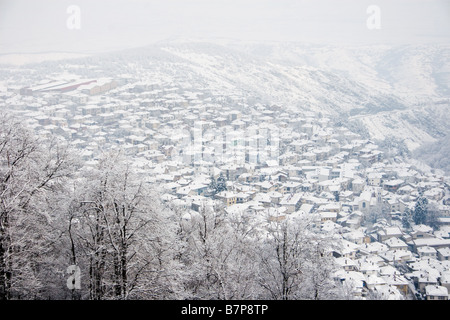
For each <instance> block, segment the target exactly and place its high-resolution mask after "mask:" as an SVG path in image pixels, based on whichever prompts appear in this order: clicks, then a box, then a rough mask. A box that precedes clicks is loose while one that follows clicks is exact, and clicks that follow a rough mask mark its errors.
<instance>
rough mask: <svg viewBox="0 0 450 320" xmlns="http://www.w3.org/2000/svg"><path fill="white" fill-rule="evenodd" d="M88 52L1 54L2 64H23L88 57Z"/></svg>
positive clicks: (0, 60)
mask: <svg viewBox="0 0 450 320" xmlns="http://www.w3.org/2000/svg"><path fill="white" fill-rule="evenodd" d="M87 56H89V55H88V54H81V53H69V52H51V53H13V54H2V55H0V64H9V65H15V66H21V65H25V64H28V63H39V62H43V61H50V60H51V61H55V60H64V59H73V58H82V57H87Z"/></svg>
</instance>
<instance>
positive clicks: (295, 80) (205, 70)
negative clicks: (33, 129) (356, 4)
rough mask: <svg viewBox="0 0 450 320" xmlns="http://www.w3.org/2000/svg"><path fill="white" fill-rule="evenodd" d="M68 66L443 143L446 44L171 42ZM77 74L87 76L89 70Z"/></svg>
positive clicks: (418, 142)
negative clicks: (83, 65) (93, 66)
mask: <svg viewBox="0 0 450 320" xmlns="http://www.w3.org/2000/svg"><path fill="white" fill-rule="evenodd" d="M67 61H68V64H70V61H75V62H76V63H86V64H92V63H95V64H96V65H100V66H101V68H102V69H103V70H104V75H105V76H110V77H114V76H117V75H119V74H126V73H132V74H139V75H140V77H141V78H142V79H146V80H151V81H157V82H158V81H159V82H164V83H167V84H168V85H170V84H171V83H172V84H177V83H178V84H179V83H183V84H189V85H191V86H192V87H194V88H197V89H205V90H210V91H211V92H216V93H219V94H222V95H224V96H226V95H229V96H234V95H238V96H241V97H243V99H245V100H246V101H247V102H249V103H256V102H259V103H265V104H278V105H283V106H284V108H285V109H286V111H289V110H298V109H301V110H307V111H313V112H316V113H319V112H320V113H322V114H327V115H329V116H331V118H333V119H336V118H338V119H340V120H343V119H349V120H350V121H358V122H359V123H362V124H363V125H364V126H365V129H366V130H367V132H368V134H369V135H370V138H372V139H375V140H383V139H385V138H388V137H394V138H395V139H397V140H399V141H402V142H403V143H404V144H405V145H406V146H407V147H408V148H409V149H410V150H411V151H414V150H416V149H417V148H419V147H421V146H424V145H427V144H429V143H435V142H436V141H441V142H444V143H448V142H447V141H448V140H446V139H443V137H445V136H446V135H448V133H449V132H448V131H449V129H448V125H447V124H448V121H449V120H450V119H449V116H448V115H449V114H450V112H449V111H450V46H449V45H438V44H436V45H430V46H404V45H403V46H387V45H383V46H381V45H380V46H370V47H369V46H360V47H343V46H342V47H340V46H325V45H324V46H319V45H308V44H302V43H278V42H274V43H265V44H261V43H252V42H232V41H228V42H227V41H222V42H218V43H211V42H202V41H179V40H173V41H166V42H159V43H157V44H154V45H151V46H147V47H142V48H137V49H130V50H123V51H118V52H112V53H109V54H102V55H99V56H97V57H96V56H90V57H84V58H79V59H74V60H67ZM45 67H46V68H47V67H50V68H54V69H55V72H58V71H61V70H58V69H64V68H67V64H65V63H61V62H60V61H47V62H46V64H45ZM81 71H82V72H84V74H83V76H90V75H89V74H88V70H81ZM91 76H95V75H91ZM345 122H346V121H345ZM344 124H345V123H344ZM444 149H445V150H446V149H447V148H444ZM442 150H443V149H442Z"/></svg>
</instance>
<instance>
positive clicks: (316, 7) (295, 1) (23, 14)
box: [0, 0, 450, 53]
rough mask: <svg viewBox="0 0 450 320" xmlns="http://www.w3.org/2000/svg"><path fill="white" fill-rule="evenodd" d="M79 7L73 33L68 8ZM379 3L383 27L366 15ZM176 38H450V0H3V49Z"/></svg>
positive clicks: (103, 46) (102, 46)
mask: <svg viewBox="0 0 450 320" xmlns="http://www.w3.org/2000/svg"><path fill="white" fill-rule="evenodd" d="M70 5H76V6H78V7H79V8H80V28H79V29H75V30H70V29H69V28H68V27H67V25H66V22H67V20H68V19H69V16H70V14H69V13H67V8H68V7H69V6H70ZM370 5H376V6H378V7H379V8H380V18H381V20H380V22H381V29H379V30H369V29H368V28H367V25H366V21H367V19H368V18H369V16H370V14H368V13H367V12H366V10H367V8H368V7H369V6H370ZM173 38H195V39H198V38H201V39H209V40H211V39H218V38H219V39H235V40H254V41H304V42H313V43H339V44H377V43H413V44H414V43H424V42H443V43H448V42H449V39H450V1H447V0H403V1H400V0H397V1H392V0H391V1H366V0H345V1H336V0H316V1H299V0H292V1H289V0H239V1H238V0H195V1H187V0H147V1H144V0H109V1H106V0H94V1H92V0H90V1H80V0H70V1H66V0H34V1H31V0H28V1H24V0H0V53H16V52H21V53H31V52H51V51H58V52H61V51H62V52H90V53H91V52H100V51H109V50H113V49H122V48H130V47H137V46H143V45H147V44H151V43H154V42H156V41H161V40H165V39H173Z"/></svg>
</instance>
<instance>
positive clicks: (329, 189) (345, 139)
mask: <svg viewBox="0 0 450 320" xmlns="http://www.w3.org/2000/svg"><path fill="white" fill-rule="evenodd" d="M49 83H50V82H49ZM49 83H46V84H44V85H43V86H44V87H45V86H47V87H48V86H50V88H49V90H42V88H41V87H40V86H39V87H32V88H25V89H23V90H22V91H20V90H19V91H18V92H17V93H15V94H8V95H6V96H5V98H4V99H3V100H2V102H1V104H2V105H3V106H2V108H6V109H8V110H11V111H14V112H16V113H18V114H21V115H22V116H24V117H26V119H27V122H28V124H29V125H30V126H31V127H33V128H34V129H35V130H36V132H37V133H38V134H41V135H50V134H52V135H55V134H56V135H60V136H62V137H64V138H65V139H67V140H69V141H70V142H71V143H72V145H73V146H74V147H76V148H78V149H79V150H80V156H81V157H82V158H83V159H84V160H85V161H86V164H87V165H89V164H90V163H93V162H95V160H96V158H97V157H98V156H99V154H100V153H101V151H102V150H105V149H111V148H116V147H120V148H121V149H122V150H125V152H126V153H127V154H129V155H131V156H132V157H133V159H134V164H135V167H136V170H138V171H139V172H140V173H141V174H142V177H144V178H145V179H146V180H147V182H148V183H152V184H154V185H158V186H159V188H158V189H159V190H160V191H161V194H162V199H163V200H164V201H167V202H170V203H172V204H173V205H176V206H179V207H180V208H183V209H185V210H186V212H187V213H188V214H189V212H195V211H199V210H200V208H202V205H204V204H205V203H220V204H221V205H222V206H223V207H225V210H226V211H228V212H231V211H233V210H240V211H245V212H248V213H251V214H254V215H261V216H267V217H269V219H271V220H274V221H280V220H283V219H286V218H287V217H289V216H292V215H296V214H300V213H301V214H311V215H314V216H315V217H318V221H317V222H318V224H319V225H320V226H321V229H322V230H323V232H333V233H334V234H335V235H336V237H337V238H336V242H337V243H339V244H340V249H339V250H338V249H337V250H335V251H334V252H333V255H334V257H335V260H336V262H337V264H338V265H339V271H338V272H336V274H335V277H336V279H338V280H339V281H341V282H343V283H345V284H346V285H347V286H348V287H349V290H350V292H351V293H352V295H354V296H357V297H366V296H368V295H375V296H377V297H379V298H383V299H401V298H414V299H415V298H423V297H426V298H427V299H448V290H449V289H450V260H449V257H450V236H449V233H450V206H449V205H450V197H449V196H448V184H447V182H448V178H447V177H445V176H444V175H441V174H439V173H436V172H433V171H431V170H423V169H421V168H417V167H416V166H414V165H412V164H408V163H406V162H402V163H396V162H395V161H391V160H392V159H385V158H384V153H383V152H382V151H381V150H380V148H379V147H378V146H377V145H376V144H375V143H374V142H373V141H370V140H367V139H362V138H361V137H360V136H359V135H358V134H356V133H353V132H351V131H349V130H348V129H347V128H345V127H336V126H334V125H333V123H332V121H331V119H329V118H326V117H323V116H318V115H317V114H314V113H312V112H306V111H301V110H296V109H295V110H294V109H292V108H291V109H287V108H284V107H283V106H279V105H263V104H258V103H256V104H252V105H249V104H247V103H246V100H245V99H244V98H243V97H241V96H239V95H236V96H231V97H230V96H222V95H221V94H220V93H214V92H209V91H207V90H204V89H201V88H199V89H194V88H192V87H189V88H183V87H182V86H181V85H176V84H173V83H170V82H169V83H155V82H152V81H142V80H140V81H136V82H132V81H130V79H125V80H124V79H119V80H114V81H111V80H108V81H106V80H103V81H98V82H97V81H92V80H89V81H84V80H80V81H79V82H78V83H79V84H80V85H79V86H72V89H71V90H67V91H65V90H51V87H52V86H51V85H49ZM99 83H102V86H103V87H102V86H99ZM54 84H55V83H54ZM56 85H58V84H55V87H53V89H55V88H56V89H58V88H60V87H58V86H56ZM59 85H66V86H67V83H65V84H59ZM47 87H46V88H47ZM39 90H40V91H39ZM21 93H22V94H21ZM220 176H222V177H223V178H224V179H225V181H226V186H227V188H226V190H223V191H220V192H216V190H214V189H213V188H212V187H211V185H212V183H211V182H212V180H216V179H217V178H218V177H220ZM420 194H421V195H423V196H425V197H427V199H428V200H429V202H430V203H433V205H434V208H436V210H438V216H439V223H440V224H439V228H438V229H431V228H430V227H427V226H425V225H418V226H415V225H414V224H413V226H412V228H410V229H405V228H404V227H403V225H402V221H401V217H402V216H403V214H404V212H405V211H406V210H414V205H415V203H416V200H417V198H418V197H419V195H420ZM374 215H378V220H377V221H376V222H372V223H370V224H369V223H368V221H369V220H370V216H374Z"/></svg>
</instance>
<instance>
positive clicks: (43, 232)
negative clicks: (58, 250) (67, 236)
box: [0, 114, 76, 299]
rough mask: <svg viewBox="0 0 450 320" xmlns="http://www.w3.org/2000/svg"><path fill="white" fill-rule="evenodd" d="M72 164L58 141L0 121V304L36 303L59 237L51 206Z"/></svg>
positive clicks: (7, 118) (6, 120) (3, 118)
mask: <svg viewBox="0 0 450 320" xmlns="http://www.w3.org/2000/svg"><path fill="white" fill-rule="evenodd" d="M75 163H76V161H74V159H73V158H71V155H70V151H69V148H68V147H67V146H64V144H62V143H61V142H60V141H57V140H55V139H53V140H43V139H39V138H36V137H35V136H34V134H33V132H31V131H30V130H28V129H27V128H26V127H25V126H24V125H23V124H22V123H21V122H20V120H19V119H15V118H13V117H11V116H6V115H4V114H1V115H0V299H12V298H23V299H24V298H39V297H41V293H42V291H41V290H42V288H43V287H45V285H46V283H45V282H46V280H47V279H43V278H42V277H43V274H45V269H43V266H44V265H45V264H46V263H47V262H48V261H45V260H46V259H47V258H48V256H49V255H51V253H52V251H51V250H52V245H53V244H54V243H55V241H56V240H57V238H58V237H59V236H60V234H57V233H55V232H54V230H53V228H52V227H51V225H52V222H53V221H54V220H55V219H56V217H57V214H58V212H55V211H54V210H53V209H52V206H51V205H50V204H51V203H52V202H53V201H54V200H55V199H56V197H54V196H55V195H56V194H58V193H59V192H60V191H61V190H62V189H63V188H64V181H66V179H67V178H68V177H69V176H70V175H71V174H72V172H73V171H74V166H75Z"/></svg>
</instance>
